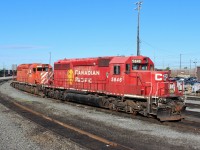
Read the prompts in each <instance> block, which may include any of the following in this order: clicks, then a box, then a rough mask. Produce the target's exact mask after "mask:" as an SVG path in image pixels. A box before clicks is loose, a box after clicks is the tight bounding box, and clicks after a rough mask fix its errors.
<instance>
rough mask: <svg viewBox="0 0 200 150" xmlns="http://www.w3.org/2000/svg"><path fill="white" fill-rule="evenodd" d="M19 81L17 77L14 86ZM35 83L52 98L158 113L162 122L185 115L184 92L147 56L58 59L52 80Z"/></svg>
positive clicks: (167, 73) (143, 112)
mask: <svg viewBox="0 0 200 150" xmlns="http://www.w3.org/2000/svg"><path fill="white" fill-rule="evenodd" d="M17 76H20V75H17ZM18 84H19V82H18V77H17V81H15V82H13V83H12V85H13V86H15V87H18ZM21 84H22V83H21ZM23 84H26V86H27V85H28V86H30V88H29V89H31V86H33V85H31V84H29V83H28V84H27V82H24V83H23ZM16 85H17V86H16ZM34 86H36V87H38V91H40V93H42V94H43V95H46V96H47V97H51V98H56V99H61V100H67V101H74V102H78V103H83V104H89V105H93V106H98V107H103V108H109V109H112V110H117V111H124V112H127V113H134V114H136V113H140V114H142V115H144V116H156V117H157V118H158V119H160V120H161V121H167V120H181V119H182V118H184V116H183V115H182V112H183V111H184V110H185V105H184V98H183V93H182V91H181V92H180V91H179V90H178V88H177V85H176V82H171V81H169V72H168V71H154V63H153V62H152V61H151V59H150V58H148V57H144V56H128V57H125V56H113V57H98V58H82V59H63V60H59V61H57V62H55V63H54V78H53V82H52V78H49V82H46V83H35V85H34Z"/></svg>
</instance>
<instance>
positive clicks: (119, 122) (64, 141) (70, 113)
mask: <svg viewBox="0 0 200 150" xmlns="http://www.w3.org/2000/svg"><path fill="white" fill-rule="evenodd" d="M192 100H193V99H191V100H188V101H187V103H188V104H189V108H188V109H187V110H188V111H187V113H186V119H185V122H186V123H187V122H189V123H188V124H181V123H180V122H167V123H165V122H164V123H161V122H159V121H157V120H156V119H152V118H150V119H149V118H145V117H141V116H131V115H125V114H123V113H117V114H115V113H114V112H111V111H100V110H99V109H96V108H93V107H90V106H83V105H80V104H70V103H62V102H61V101H58V100H53V99H47V98H40V97H37V96H34V95H31V94H28V93H25V92H22V91H18V90H16V89H14V88H13V87H11V86H10V81H9V82H5V83H3V84H2V85H0V102H1V103H0V145H1V148H0V149H2V150H4V149H5V150H6V149H16V150H21V149H27V150H28V149H48V150H49V149H135V150H137V149H138V150H139V149H152V150H153V149H160V150H168V149H176V150H184V149H200V112H199V110H200V101H198V100H193V101H192ZM5 101H11V102H17V103H18V104H20V105H23V106H25V107H27V108H29V109H31V110H34V111H35V112H39V113H41V114H43V115H44V116H48V117H50V118H53V119H54V120H58V121H59V122H62V123H63V124H66V125H68V126H70V127H71V128H70V129H67V130H63V133H64V134H60V133H59V131H57V130H55V129H54V128H53V125H52V127H51V128H49V127H47V126H48V124H46V125H44V124H40V123H38V120H37V119H35V120H34V119H33V120H32V118H30V117H26V116H27V115H26V114H25V115H23V113H21V114H19V113H18V112H17V111H13V110H12V109H11V108H12V107H11V106H10V107H7V105H6V102H5ZM109 112H110V113H109ZM120 114H121V115H120ZM194 114H195V115H194ZM128 116H130V117H128ZM187 125H188V126H187ZM193 125H194V126H193ZM49 126H50V124H49ZM72 127H73V128H76V129H79V130H76V129H72ZM60 130H61V129H60ZM75 130H76V131H75ZM80 130H81V131H80ZM77 131H78V132H79V134H80V135H76V133H75V132H77ZM83 131H84V133H83ZM81 133H82V135H81ZM86 133H90V134H92V135H90V136H88V135H87V134H86ZM94 135H95V136H96V137H95V136H94ZM87 136H88V137H87ZM100 137H101V138H102V139H101V138H100ZM109 143H110V144H109ZM117 145H118V146H117Z"/></svg>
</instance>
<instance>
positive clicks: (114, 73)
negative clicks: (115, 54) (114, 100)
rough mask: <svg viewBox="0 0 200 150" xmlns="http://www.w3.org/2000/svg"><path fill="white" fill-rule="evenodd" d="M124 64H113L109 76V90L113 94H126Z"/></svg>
mask: <svg viewBox="0 0 200 150" xmlns="http://www.w3.org/2000/svg"><path fill="white" fill-rule="evenodd" d="M124 72H125V67H124V64H111V65H110V77H109V90H108V91H109V92H110V93H111V94H113V95H122V94H124Z"/></svg>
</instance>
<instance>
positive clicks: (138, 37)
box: [135, 1, 142, 56]
mask: <svg viewBox="0 0 200 150" xmlns="http://www.w3.org/2000/svg"><path fill="white" fill-rule="evenodd" d="M135 4H136V5H137V8H136V9H135V10H137V11H138V26H137V56H140V8H141V5H142V2H141V1H139V2H137V3H135Z"/></svg>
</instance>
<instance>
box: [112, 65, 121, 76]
mask: <svg viewBox="0 0 200 150" xmlns="http://www.w3.org/2000/svg"><path fill="white" fill-rule="evenodd" d="M113 73H114V74H115V75H118V74H120V66H119V65H115V66H114V71H113Z"/></svg>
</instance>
